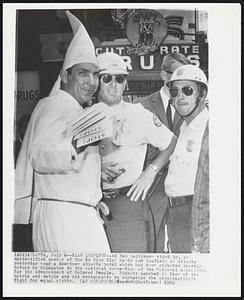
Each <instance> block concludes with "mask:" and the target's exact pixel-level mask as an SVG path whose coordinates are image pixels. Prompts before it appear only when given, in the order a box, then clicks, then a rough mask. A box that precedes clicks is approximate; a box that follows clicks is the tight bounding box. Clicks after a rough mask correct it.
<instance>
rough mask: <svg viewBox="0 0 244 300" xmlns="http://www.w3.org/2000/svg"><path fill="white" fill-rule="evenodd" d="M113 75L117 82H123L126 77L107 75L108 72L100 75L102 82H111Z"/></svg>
mask: <svg viewBox="0 0 244 300" xmlns="http://www.w3.org/2000/svg"><path fill="white" fill-rule="evenodd" d="M113 77H115V80H116V82H117V83H119V84H121V83H123V82H124V81H125V79H126V77H125V76H123V75H109V74H106V75H102V76H101V78H102V81H103V82H104V83H109V82H111V81H112V78H113Z"/></svg>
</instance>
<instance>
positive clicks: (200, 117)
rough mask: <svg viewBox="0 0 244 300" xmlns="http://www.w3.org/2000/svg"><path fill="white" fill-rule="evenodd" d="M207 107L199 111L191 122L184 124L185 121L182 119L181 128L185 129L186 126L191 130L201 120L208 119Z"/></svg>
mask: <svg viewBox="0 0 244 300" xmlns="http://www.w3.org/2000/svg"><path fill="white" fill-rule="evenodd" d="M208 117H209V116H208V109H207V108H204V110H203V111H201V112H200V113H199V114H198V115H197V116H196V117H195V118H194V119H193V120H192V121H191V122H190V124H188V125H187V124H186V121H184V122H183V123H182V126H181V130H183V129H185V128H186V127H187V128H190V129H192V130H195V129H196V128H197V127H198V126H199V124H201V123H202V122H204V121H205V120H206V121H207V120H208Z"/></svg>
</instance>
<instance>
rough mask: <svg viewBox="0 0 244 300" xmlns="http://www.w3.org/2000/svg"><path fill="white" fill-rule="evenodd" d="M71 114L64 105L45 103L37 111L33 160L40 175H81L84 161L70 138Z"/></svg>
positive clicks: (34, 126) (30, 157) (32, 145)
mask: <svg viewBox="0 0 244 300" xmlns="http://www.w3.org/2000/svg"><path fill="white" fill-rule="evenodd" d="M69 113H70V112H69V111H68V110H67V107H65V106H64V105H63V103H61V104H59V103H57V102H55V101H45V102H43V103H41V104H40V105H39V107H38V108H37V110H36V111H35V115H34V120H33V134H32V136H33V138H32V140H31V141H29V142H30V148H29V159H30V161H31V164H32V166H33V168H34V169H35V170H36V171H37V172H40V173H47V174H48V173H64V172H70V171H73V172H77V171H78V170H79V168H80V165H81V162H82V160H83V158H84V153H85V152H84V151H83V152H81V153H80V154H79V153H77V152H76V151H75V148H74V147H73V145H72V137H69V136H67V134H66V131H67V120H68V116H67V115H68V114H69Z"/></svg>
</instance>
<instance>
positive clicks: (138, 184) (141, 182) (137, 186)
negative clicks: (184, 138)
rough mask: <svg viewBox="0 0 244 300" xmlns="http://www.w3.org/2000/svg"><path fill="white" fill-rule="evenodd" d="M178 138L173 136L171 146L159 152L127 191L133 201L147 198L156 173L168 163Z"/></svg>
mask: <svg viewBox="0 0 244 300" xmlns="http://www.w3.org/2000/svg"><path fill="white" fill-rule="evenodd" d="M176 142H177V138H176V137H175V136H173V137H172V140H171V142H170V144H169V146H168V147H167V148H166V149H165V150H162V151H160V152H159V154H158V155H157V157H156V158H155V159H154V161H153V162H152V164H150V165H149V166H148V167H147V168H146V169H145V170H144V171H143V172H142V174H141V175H140V176H139V178H138V179H137V180H136V181H135V182H134V184H133V185H132V186H131V188H130V190H129V191H128V193H127V196H128V197H130V200H131V201H137V200H138V199H139V197H140V196H142V200H145V198H146V195H147V192H148V190H149V189H150V187H151V185H152V184H153V182H154V179H155V176H156V174H157V173H158V172H159V171H160V170H161V169H162V168H163V167H164V166H165V165H166V164H167V163H168V161H169V157H170V155H171V154H172V153H173V151H174V148H175V145H176Z"/></svg>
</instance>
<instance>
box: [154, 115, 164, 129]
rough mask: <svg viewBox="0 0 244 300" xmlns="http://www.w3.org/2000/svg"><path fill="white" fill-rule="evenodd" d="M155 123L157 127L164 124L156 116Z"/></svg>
mask: <svg viewBox="0 0 244 300" xmlns="http://www.w3.org/2000/svg"><path fill="white" fill-rule="evenodd" d="M153 122H154V124H155V125H156V126H157V127H160V126H162V122H161V121H160V120H159V118H158V117H156V116H155V115H153Z"/></svg>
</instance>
